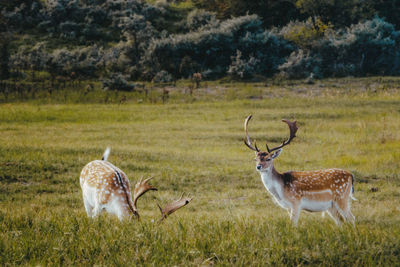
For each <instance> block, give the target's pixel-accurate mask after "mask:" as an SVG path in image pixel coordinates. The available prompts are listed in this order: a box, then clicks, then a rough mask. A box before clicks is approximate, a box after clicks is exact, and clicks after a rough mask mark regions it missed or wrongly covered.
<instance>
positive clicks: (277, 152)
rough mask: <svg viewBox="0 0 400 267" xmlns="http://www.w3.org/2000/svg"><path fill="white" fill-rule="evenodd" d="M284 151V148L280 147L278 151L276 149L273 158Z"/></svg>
mask: <svg viewBox="0 0 400 267" xmlns="http://www.w3.org/2000/svg"><path fill="white" fill-rule="evenodd" d="M281 152H282V148H280V149H278V150H277V151H274V153H272V156H271V157H272V158H273V159H274V158H277V157H278V156H279V155H280V154H281Z"/></svg>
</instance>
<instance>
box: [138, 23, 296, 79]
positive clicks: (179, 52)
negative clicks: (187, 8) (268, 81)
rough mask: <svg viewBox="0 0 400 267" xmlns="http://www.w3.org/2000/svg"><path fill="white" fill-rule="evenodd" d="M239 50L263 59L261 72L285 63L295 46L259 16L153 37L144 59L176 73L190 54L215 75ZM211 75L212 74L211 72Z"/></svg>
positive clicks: (148, 62)
mask: <svg viewBox="0 0 400 267" xmlns="http://www.w3.org/2000/svg"><path fill="white" fill-rule="evenodd" d="M236 50H240V51H241V52H242V55H243V57H245V58H250V56H253V57H254V58H257V59H259V60H260V67H259V68H257V70H256V71H257V72H263V74H267V73H264V72H265V71H266V70H268V71H269V73H273V72H274V71H276V70H277V68H278V66H279V65H280V64H282V63H283V62H284V58H285V56H287V55H289V53H290V52H291V51H292V47H291V46H290V45H289V44H288V42H286V41H284V40H282V39H280V38H278V37H277V36H275V35H273V34H272V33H270V32H267V31H264V30H263V28H262V23H261V21H260V19H259V18H258V17H257V16H255V15H252V16H243V17H238V18H232V19H230V20H227V21H224V22H222V23H221V24H220V25H219V26H218V27H217V28H213V29H204V28H201V29H200V30H198V31H195V32H191V33H188V34H178V35H172V36H169V37H166V38H161V39H157V40H153V41H152V42H151V43H150V46H149V48H148V49H147V53H146V55H145V58H144V63H145V64H146V65H147V66H148V68H152V69H154V72H158V71H160V70H166V71H168V72H169V73H176V74H177V75H178V77H176V78H179V77H181V76H180V75H179V70H178V68H179V66H181V63H182V60H183V59H184V58H185V57H190V58H191V60H192V61H193V62H195V63H196V64H197V65H198V66H199V68H200V69H201V70H212V72H213V73H212V76H215V77H220V76H223V75H225V74H226V72H227V70H228V68H229V66H230V65H231V57H232V56H234V55H235V54H236ZM208 76H210V75H208Z"/></svg>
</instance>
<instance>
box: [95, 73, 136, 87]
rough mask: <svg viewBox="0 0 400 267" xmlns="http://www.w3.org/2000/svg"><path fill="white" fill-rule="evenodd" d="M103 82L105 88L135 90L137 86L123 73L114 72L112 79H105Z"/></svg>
mask: <svg viewBox="0 0 400 267" xmlns="http://www.w3.org/2000/svg"><path fill="white" fill-rule="evenodd" d="M102 82H103V88H104V89H105V90H117V91H133V90H134V89H135V86H134V85H133V84H131V83H128V82H127V81H126V79H125V77H124V76H123V75H122V74H121V73H113V74H112V75H111V77H110V79H105V80H103V81H102Z"/></svg>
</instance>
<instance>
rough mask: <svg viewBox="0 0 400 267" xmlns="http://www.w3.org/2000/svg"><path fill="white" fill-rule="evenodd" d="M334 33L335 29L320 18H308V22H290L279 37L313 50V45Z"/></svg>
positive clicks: (280, 32)
mask: <svg viewBox="0 0 400 267" xmlns="http://www.w3.org/2000/svg"><path fill="white" fill-rule="evenodd" d="M330 33H333V27H332V25H330V24H325V23H323V22H322V20H321V19H320V18H316V19H314V22H313V20H312V19H311V18H308V19H307V20H306V21H302V22H299V21H295V22H290V23H289V24H288V25H286V26H284V27H282V29H281V30H280V31H279V35H280V36H282V37H283V38H284V39H286V40H288V41H291V42H293V43H295V44H296V45H297V46H299V47H301V48H303V49H305V48H311V47H312V45H313V43H314V42H316V41H318V40H320V39H322V38H324V37H326V36H327V35H329V34H330Z"/></svg>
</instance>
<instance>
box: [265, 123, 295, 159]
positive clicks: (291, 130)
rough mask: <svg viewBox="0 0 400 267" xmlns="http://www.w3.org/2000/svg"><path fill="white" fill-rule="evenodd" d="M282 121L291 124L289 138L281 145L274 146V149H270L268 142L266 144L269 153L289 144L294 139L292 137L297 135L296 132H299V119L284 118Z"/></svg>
mask: <svg viewBox="0 0 400 267" xmlns="http://www.w3.org/2000/svg"><path fill="white" fill-rule="evenodd" d="M282 121H283V122H285V123H287V125H288V126H289V130H290V136H289V139H288V140H286V141H283V142H282V144H281V145H280V146H277V147H274V148H272V149H269V147H268V144H266V146H267V150H268V153H271V152H272V151H275V150H278V149H280V148H282V147H284V146H286V145H288V144H289V143H290V141H292V139H293V138H295V137H296V132H297V129H298V128H297V121H296V120H294V121H289V120H286V119H285V120H282Z"/></svg>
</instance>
